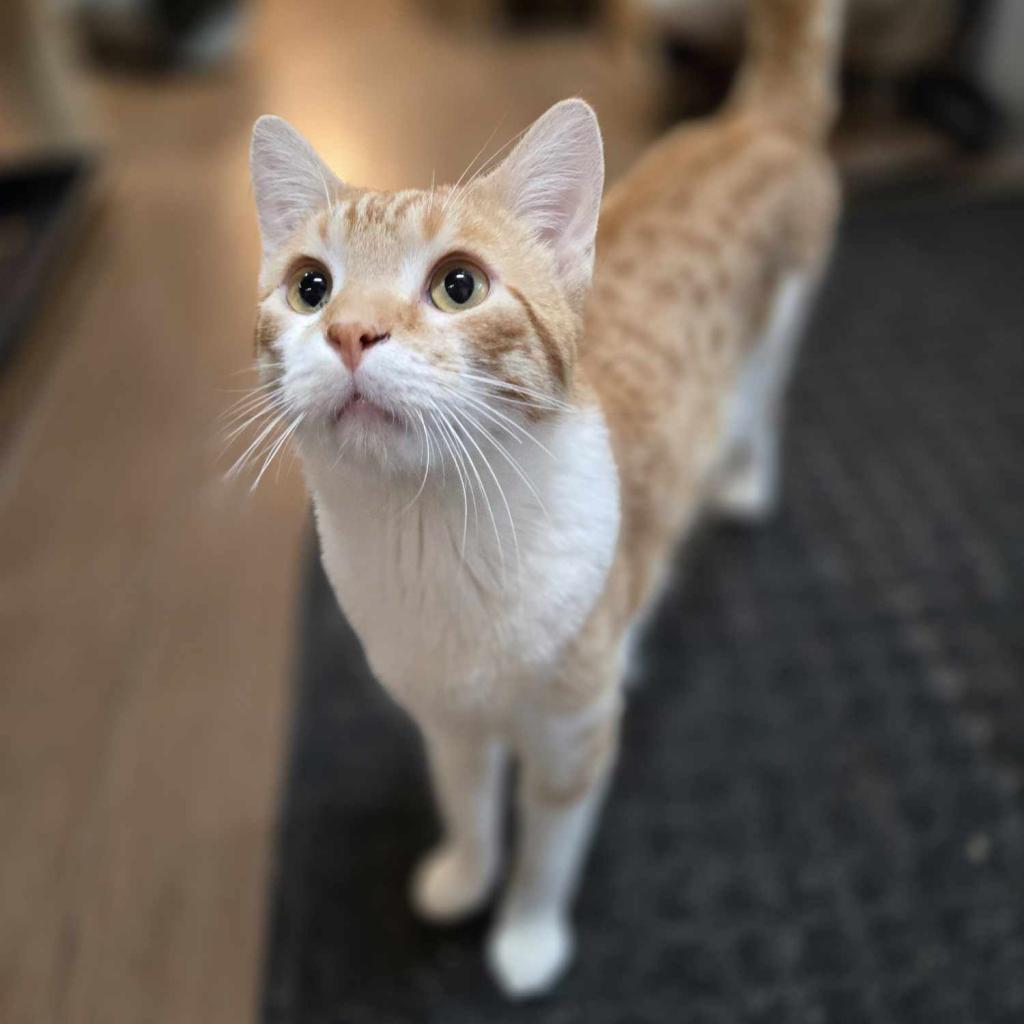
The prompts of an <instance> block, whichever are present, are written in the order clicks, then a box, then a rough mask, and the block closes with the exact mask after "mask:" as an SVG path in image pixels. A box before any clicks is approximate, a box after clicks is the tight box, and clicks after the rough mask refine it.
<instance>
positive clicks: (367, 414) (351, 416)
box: [333, 391, 402, 427]
mask: <svg viewBox="0 0 1024 1024" xmlns="http://www.w3.org/2000/svg"><path fill="white" fill-rule="evenodd" d="M333 419H334V422H335V423H342V422H345V423H348V422H353V423H354V422H359V423H364V424H366V425H371V424H374V423H387V424H390V425H391V426H395V427H398V426H402V422H401V420H400V419H399V418H398V417H397V416H396V415H395V414H394V413H393V412H391V411H390V410H389V409H385V408H384V407H383V406H382V405H378V404H377V403H376V402H374V401H373V400H372V399H370V398H367V397H366V395H364V394H362V393H361V392H359V391H353V392H352V394H351V395H349V397H348V398H346V399H345V401H344V402H342V403H341V405H339V406H338V408H337V409H335V411H334V414H333Z"/></svg>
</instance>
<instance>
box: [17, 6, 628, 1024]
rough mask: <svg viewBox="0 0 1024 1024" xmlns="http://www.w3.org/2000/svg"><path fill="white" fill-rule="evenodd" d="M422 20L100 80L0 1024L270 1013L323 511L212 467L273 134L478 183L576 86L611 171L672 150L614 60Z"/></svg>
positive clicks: (42, 489) (31, 469) (30, 515)
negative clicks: (290, 127) (271, 940)
mask: <svg viewBox="0 0 1024 1024" xmlns="http://www.w3.org/2000/svg"><path fill="white" fill-rule="evenodd" d="M427 10H428V9H427ZM424 11H425V8H424V6H423V5H420V4H415V3H413V2H411V0H410V2H399V0H391V2H382V3H381V2H378V3H374V4H365V3H359V2H355V3H341V2H329V0H320V2H316V0H305V2H304V3H303V4H301V5H296V4H292V3H290V2H287V0H275V2H268V3H262V4H259V5H254V6H253V7H252V9H251V12H250V13H251V21H250V25H249V31H248V34H247V42H246V46H245V52H244V53H243V55H242V57H241V59H240V60H239V62H238V64H237V66H236V67H234V68H233V69H232V70H230V71H224V72H219V73H217V74H216V75H212V76H210V77H205V78H189V77H180V78H171V79H167V80H161V81H150V82H146V81H143V80H139V79H135V78H127V77H125V78H120V79H117V78H115V79H112V78H110V77H106V78H104V79H102V80H100V79H93V80H91V83H90V84H91V87H92V89H93V91H94V93H95V95H94V97H93V98H94V100H95V105H96V107H97V110H98V112H99V113H100V115H101V120H102V123H103V124H104V125H105V126H106V129H107V133H108V136H109V140H108V141H109V148H108V152H107V154H106V157H107V159H106V168H105V181H104V188H103V195H102V200H101V203H100V206H99V207H98V209H97V210H96V212H95V214H94V216H93V218H92V221H91V225H90V227H89V229H88V231H87V232H86V233H85V235H84V236H83V237H82V239H81V240H80V242H79V243H78V244H77V245H76V246H75V248H74V249H73V250H72V251H70V252H69V253H68V254H67V263H66V267H65V269H64V271H63V272H62V273H61V274H59V275H57V276H55V277H54V279H53V280H52V281H51V282H50V283H49V285H48V287H47V288H46V290H45V292H44V293H42V294H40V295H39V296H38V307H39V317H38V319H37V322H36V325H35V327H34V329H33V331H32V334H31V337H30V338H29V340H28V344H27V345H26V347H25V349H24V351H23V354H22V355H21V357H20V358H19V359H18V361H17V362H16V364H15V365H14V366H13V367H12V368H11V369H10V370H9V371H8V372H7V374H6V375H5V376H4V377H3V378H2V379H0V728H2V741H0V757H2V761H0V808H2V816H0V820H2V823H3V824H2V825H0V878H2V882H0V885H2V888H0V1020H2V1021H3V1022H5V1024H41V1022H75V1024H78V1022H97V1024H99V1022H103V1024H107V1022H126V1024H135V1022H142V1021H145V1022H147V1024H159V1022H167V1024H172V1022H173V1024H185V1022H187V1024H201V1022H207V1021H210V1022H235V1021H247V1020H251V1019H252V1018H253V1016H254V1013H255V1009H254V1008H255V1005H256V1000H257V995H258V984H259V969H260V957H261V945H262V940H263V934H262V933H263V915H264V897H265V892H266V880H267V877H268V872H269V871H270V869H271V860H270V851H271V842H272V838H273V829H274V821H275V812H276V804H277V799H278V792H279V788H280V779H281V772H282V765H283V759H284V741H285V738H286V732H287V725H288V711H289V692H288V686H289V679H290V667H291V663H292V659H293V656H294V651H293V629H294V624H295V616H296V589H297V577H298V572H299V568H300V557H299V556H300V551H301V548H302V542H303V540H304V538H305V531H306V523H307V519H306V516H307V511H306V504H305V499H304V496H303V493H302V489H301V483H300V480H299V478H298V474H297V473H296V472H295V471H294V470H291V471H289V472H284V473H282V474H281V476H280V479H275V478H274V475H273V474H269V476H268V478H267V479H266V480H265V481H264V483H263V484H262V485H261V487H260V489H259V491H258V492H257V493H256V494H255V495H253V496H250V495H249V494H248V493H247V490H246V487H245V486H238V485H234V486H228V485H226V484H225V483H224V482H223V480H222V477H223V470H224V468H225V466H226V463H225V462H224V460H223V459H220V460H218V454H217V453H218V449H219V448H220V437H221V433H222V431H221V428H220V427H219V426H218V423H217V417H218V414H219V413H220V412H221V411H222V410H223V409H224V408H225V407H226V406H227V405H228V404H229V403H230V402H231V401H232V400H233V399H234V398H236V397H237V395H234V394H231V393H230V392H231V389H235V388H238V387H240V386H242V384H241V382H242V381H244V380H245V378H244V377H241V376H233V374H234V373H235V371H237V370H239V369H240V368H243V367H245V366H246V364H247V362H248V359H249V355H250V351H251V325H252V313H253V300H254V286H255V273H256V265H257V237H256V232H255V226H254V218H253V213H252V210H251V201H250V194H249V187H248V183H247V180H246V170H245V159H246V148H247V136H248V130H249V126H250V124H251V122H252V120H253V118H254V117H255V116H256V115H257V114H259V113H262V112H267V111H272V112H276V113H279V114H282V115H284V116H286V117H288V118H290V119H292V120H293V121H294V122H295V123H296V124H297V125H298V126H299V127H300V128H301V129H302V130H303V131H305V132H306V133H307V134H308V135H309V136H310V137H311V138H313V139H315V140H316V142H317V143H318V144H319V145H320V146H322V148H323V151H324V152H325V154H326V155H327V156H328V157H329V159H330V160H332V161H333V162H334V164H335V166H336V168H337V170H338V171H339V173H341V174H342V175H343V176H344V177H346V178H348V179H349V180H351V181H354V182H357V183H373V184H379V185H382V186H394V185H401V184H423V185H426V184H427V183H429V181H430V178H431V174H432V172H434V171H435V170H436V173H437V175H438V179H439V180H443V179H444V178H446V177H447V178H453V177H456V176H457V175H458V174H459V173H460V172H461V170H462V168H463V167H464V166H465V164H466V163H467V162H468V161H469V160H470V158H471V157H472V156H473V155H474V153H476V152H477V150H478V149H479V148H480V147H482V146H484V145H485V143H487V144H488V145H489V147H490V148H491V149H494V148H497V146H498V145H499V144H500V143H502V142H504V141H505V140H506V139H508V138H510V137H511V136H512V135H513V134H515V133H516V132H517V131H518V130H519V129H520V128H522V127H523V126H524V124H525V123H526V122H527V121H528V120H529V119H530V118H532V117H533V116H535V115H537V114H539V113H540V112H541V111H542V110H543V109H544V107H545V106H546V105H547V104H548V103H550V102H553V101H554V100H556V99H559V98H561V97H563V96H565V95H569V94H573V93H583V94H584V95H586V96H588V97H589V98H590V99H592V100H593V101H594V102H595V104H596V105H597V107H598V109H599V112H600V113H601V115H602V118H603V121H604V124H605V131H606V133H607V135H608V140H609V162H610V164H611V167H612V169H613V171H614V170H615V169H616V168H620V167H622V166H623V165H624V163H625V162H626V161H627V160H629V159H630V158H631V157H632V155H633V154H634V153H635V152H636V150H637V149H638V147H639V145H640V144H641V143H642V141H643V139H644V136H645V135H646V130H645V129H644V128H643V127H642V126H643V124H644V123H645V122H644V119H643V118H642V117H639V118H638V117H637V114H638V103H639V102H640V101H639V100H638V99H637V98H636V97H637V96H638V95H639V93H638V92H637V90H635V89H634V90H631V89H630V88H628V87H626V85H625V82H624V81H623V79H622V76H621V75H619V74H617V73H616V70H615V67H614V65H613V64H610V63H609V61H608V56H607V54H606V53H605V52H604V51H603V50H602V48H601V46H600V45H599V44H598V43H596V42H595V41H593V40H587V39H586V38H581V37H579V36H566V37H561V38H552V37H537V36H534V37H527V38H525V39H522V40H518V41H513V42H507V41H506V42H500V41H498V40H497V39H487V38H484V39H480V38H474V37H473V36H468V35H466V34H464V33H459V32H451V31H448V29H447V28H446V26H445V25H444V24H443V23H441V22H440V19H432V18H431V17H430V15H429V13H424ZM492 132H493V136H492V135H491V133H492Z"/></svg>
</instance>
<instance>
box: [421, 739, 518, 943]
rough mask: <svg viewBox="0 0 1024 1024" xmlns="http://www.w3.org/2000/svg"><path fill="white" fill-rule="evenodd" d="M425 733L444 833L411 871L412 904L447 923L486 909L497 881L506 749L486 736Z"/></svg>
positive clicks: (430, 916)
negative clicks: (483, 908)
mask: <svg viewBox="0 0 1024 1024" xmlns="http://www.w3.org/2000/svg"><path fill="white" fill-rule="evenodd" d="M422 732H423V740H424V744H425V746H426V751H427V759H428V761H429V764H430V776H431V780H432V782H433V785H434V795H435V798H436V801H437V805H438V811H439V812H440V816H441V822H442V826H443V829H444V835H443V837H442V840H441V842H440V844H439V845H438V846H437V847H436V848H435V849H434V850H433V851H432V852H431V853H429V854H427V856H426V857H425V858H424V859H423V861H422V862H421V863H420V865H419V867H418V868H417V870H416V872H415V874H414V875H413V881H412V902H413V906H414V907H415V908H416V910H417V911H418V912H419V914H420V915H421V916H422V917H424V918H426V919H427V920H428V921H432V922H435V923H438V924H445V923H449V922H453V921H457V920H459V919H461V918H463V917H465V916H467V915H468V914H472V913H473V912H475V911H476V910H478V909H479V908H480V907H482V906H483V904H484V903H485V902H486V901H487V899H488V897H489V896H490V894H491V890H492V888H493V886H494V883H495V880H496V879H497V875H498V868H499V866H500V859H501V821H502V796H503V786H502V779H503V776H504V766H505V761H506V752H505V748H504V745H503V744H502V743H501V742H500V741H499V740H497V739H495V738H493V737H490V736H487V735H479V736H476V735H465V734H463V733H462V732H456V731H455V730H436V729H432V728H424V729H423V730H422Z"/></svg>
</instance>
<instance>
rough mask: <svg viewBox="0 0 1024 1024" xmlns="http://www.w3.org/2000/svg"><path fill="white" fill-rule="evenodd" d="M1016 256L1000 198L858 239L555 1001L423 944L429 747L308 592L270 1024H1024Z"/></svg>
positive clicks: (314, 589)
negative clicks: (781, 479)
mask: <svg viewBox="0 0 1024 1024" xmlns="http://www.w3.org/2000/svg"><path fill="white" fill-rule="evenodd" d="M1022 238H1024V203H1021V202H1012V201H1001V202H987V203H982V202H971V203H950V202H948V201H947V202H939V201H935V200H929V201H919V202H895V201H889V202H885V203H879V202H876V203H874V204H872V205H870V206H868V207H862V208H859V209H857V210H856V211H855V212H854V214H853V215H851V216H850V217H849V218H848V220H847V223H846V225H845V228H844V232H843V241H842V245H841V247H840V251H839V253H838V256H837V259H836V262H835V265H834V272H833V274H832V275H831V278H830V282H829V284H828V286H827V288H826V290H825V294H824V296H823V301H822V304H821V307H820V309H819V311H818V315H817V316H816V318H815V321H814V324H813V326H812V332H811V338H810V343H809V345H808V346H807V349H806V351H805V359H804V362H803V363H802V365H801V367H800V371H799V374H798V379H797V381H796V384H795V389H794V394H793V403H792V415H791V419H790V433H789V444H788V455H789V459H788V463H787V469H786V487H785V502H784V507H783V509H782V511H781V513H780V515H779V516H778V518H777V519H776V520H774V521H773V522H772V523H771V524H770V525H768V526H767V527H764V528H762V529H760V530H758V531H753V532H741V531H730V530H726V529H723V528H715V529H711V530H709V531H707V532H706V533H705V535H704V536H702V537H701V538H700V540H699V543H698V544H696V545H695V546H694V548H693V550H692V551H691V552H690V555H689V557H688V558H687V559H686V561H685V565H686V573H685V576H686V586H685V588H684V587H682V585H681V583H680V585H679V586H677V587H676V588H675V589H674V590H673V592H672V593H671V594H670V595H669V597H668V598H667V600H666V601H665V603H664V606H663V607H662V609H661V612H660V614H659V616H658V618H657V620H656V622H655V623H654V624H653V627H652V629H651V631H650V634H649V636H648V638H647V642H646V645H645V670H644V672H643V681H642V682H641V683H640V685H639V686H638V688H637V689H636V690H635V691H634V692H633V694H632V698H631V701H630V710H629V713H628V719H627V724H626V729H625V739H624V753H623V756H622V761H621V768H620V772H619V775H618V777H617V780H616V783H615V786H614V790H613V793H612V796H611V800H610V803H609V806H608V810H607V813H606V815H605V817H604V819H603V822H602V826H601V829H600V832H599V835H598V838H597V842H596V846H595V849H594V853H593V856H592V859H591V863H590V867H589V871H588V873H587V877H586V883H585V886H584V889H583V892H582V895H581V898H580V901H579V913H578V922H579V927H580V941H579V959H578V963H577V965H576V967H575V968H574V969H573V971H572V973H571V975H570V976H569V977H568V978H567V979H566V981H565V983H564V985H563V986H562V987H561V988H560V990H559V991H558V993H557V995H556V996H554V997H553V998H551V999H548V1000H546V1001H543V1002H541V1003H537V1004H533V1005H530V1006H528V1007H513V1006H509V1005H507V1004H505V1003H503V1002H502V1001H501V1000H500V999H499V997H498V996H497V995H496V994H495V992H494V990H493V989H492V987H491V984H490V982H489V980H488V979H487V977H486V975H485V973H484V968H483V965H482V962H481V956H480V942H481V939H482V936H483V930H484V927H485V922H483V921H481V922H477V923H476V924H473V925H469V926H466V927H464V928H462V929H459V930H457V931H454V932H443V931H441V932H438V931H433V930H429V929H427V928H425V927H422V926H420V925H419V924H417V923H416V922H415V920H414V919H413V918H412V916H411V914H410V912H409V910H408V909H407V904H406V899H405V890H406V880H407V876H408V874H409V870H410V868H411V866H412V864H413V863H414V861H415V859H416V858H417V856H418V855H419V854H420V853H421V852H422V851H423V850H424V849H425V848H426V847H427V845H428V844H429V843H430V841H431V839H432V838H433V836H434V830H435V825H434V821H433V816H432V812H431V810H430V804H429V800H428V795H427V790H426V785H425V781H424V772H423V767H422V764H421V755H420V750H419V746H418V742H417V740H416V738H415V735H414V733H413V731H412V728H411V727H410V725H409V724H408V723H407V722H406V721H404V719H403V718H402V716H401V714H400V713H399V712H397V711H396V710H394V709H393V708H392V706H391V705H390V704H389V703H388V701H387V699H386V698H384V697H383V696H382V695H381V693H380V692H379V691H378V690H377V689H376V687H375V686H374V684H373V683H372V682H371V681H370V679H369V678H368V675H367V670H366V668H365V665H364V663H363V661H362V658H361V655H360V654H359V649H358V644H357V643H356V641H355V640H354V638H353V637H352V635H351V633H350V632H349V630H348V629H347V627H346V626H345V625H344V624H343V622H342V620H341V618H340V616H339V614H338V612H337V611H336V609H335V607H334V604H333V601H332V599H331V595H330V593H329V591H328V589H327V586H326V584H325V582H324V580H323V578H322V577H321V575H320V573H319V570H313V571H312V574H311V578H310V585H309V591H308V595H307V598H306V610H305V619H304V634H303V644H304V655H303V661H302V678H301V686H300V688H299V691H298V708H297V719H296V723H295V730H294V737H293V751H292V763H291V768H290V776H289V782H288V788H287V797H286V802H285V807H284V814H283V822H282V832H281V843H280V862H279V877H278V878H277V882H276V892H275V896H274V901H273V913H272V921H271V933H270V944H269V961H268V967H267V970H268V973H267V978H266V985H265V998H264V1012H265V1020H266V1021H267V1022H268V1024H278V1022H281V1024H284V1022H287V1024H299V1022H301V1024H327V1022H331V1024H370V1022H374V1024H384V1022H387V1024H405V1022H410V1024H411V1022H417V1024H422V1022H437V1024H463V1022H465V1024H469V1022H474V1024H477V1022H484V1021H487V1022H491V1024H501V1022H506V1021H510V1022H513V1021H527V1020H529V1021H536V1022H541V1024H568V1022H574V1021H585V1022H587V1024H606V1022H607V1024H643V1022H666V1024H667V1022H675V1021H686V1022H688V1024H712V1022H714V1024H724V1022H740V1021H743V1022H751V1024H753V1022H768V1021H776V1022H782V1021H785V1022H808V1024H810V1022H815V1024H869V1022H870V1024H883V1022H884V1024H916V1022H921V1024H943V1022H951V1024H952V1022H956V1024H965V1022H970V1024H997V1022H1000V1024H1020V1022H1021V1021H1024V790H1022V782H1024V614H1022V613H1024V603H1022V600H1021V598H1022V581H1024V472H1022V459H1024V338H1022V335H1021V331H1022V325H1024V287H1022V282H1021V278H1020V251H1021V249H1020V246H1021V239H1022ZM681 564H682V563H681ZM681 579H682V576H680V580H681Z"/></svg>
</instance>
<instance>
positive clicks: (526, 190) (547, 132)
mask: <svg viewBox="0 0 1024 1024" xmlns="http://www.w3.org/2000/svg"><path fill="white" fill-rule="evenodd" d="M487 181H488V183H489V184H492V185H494V186H496V187H497V188H498V189H499V191H500V194H501V197H502V200H503V201H504V202H505V204H506V205H507V206H508V207H509V208H510V209H511V210H512V211H513V212H514V213H515V214H516V215H517V216H518V217H521V218H522V219H523V220H525V221H526V222H527V223H528V224H529V225H530V226H531V227H532V228H533V230H534V231H535V232H536V234H537V236H538V237H539V238H540V239H541V240H543V241H544V242H546V243H547V244H548V245H550V246H551V248H552V249H553V250H554V253H555V256H556V258H557V260H558V265H559V268H560V269H561V270H562V271H563V272H564V273H566V274H568V275H571V277H572V278H573V280H574V283H578V284H582V285H586V284H588V283H589V281H590V275H591V273H592V271H593V268H594V236H595V234H596V233H597V216H598V213H599V212H600V208H601V192H602V189H603V188H604V147H603V146H602V144H601V130H600V128H598V125H597V116H596V115H595V114H594V111H593V110H592V109H591V107H590V106H589V104H587V103H585V102H584V101H583V100H580V99H571V100H562V102H561V103H556V104H555V105H554V106H553V107H551V109H550V110H548V111H547V113H545V114H543V115H541V117H539V118H538V119H537V120H536V121H535V122H534V123H533V125H531V127H530V129H529V130H528V131H527V133H526V135H524V136H523V138H522V140H521V141H520V142H519V144H518V145H517V146H516V148H515V149H514V150H512V152H511V153H510V154H509V156H508V157H507V158H506V159H505V160H504V162H503V163H502V164H501V165H500V166H499V167H498V168H497V169H496V170H495V171H493V172H492V173H491V174H490V175H488V178H487Z"/></svg>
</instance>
